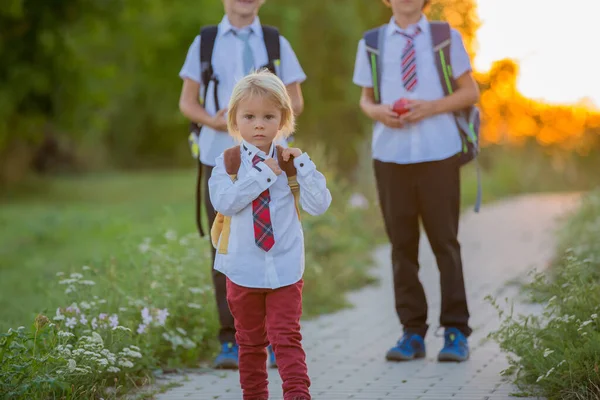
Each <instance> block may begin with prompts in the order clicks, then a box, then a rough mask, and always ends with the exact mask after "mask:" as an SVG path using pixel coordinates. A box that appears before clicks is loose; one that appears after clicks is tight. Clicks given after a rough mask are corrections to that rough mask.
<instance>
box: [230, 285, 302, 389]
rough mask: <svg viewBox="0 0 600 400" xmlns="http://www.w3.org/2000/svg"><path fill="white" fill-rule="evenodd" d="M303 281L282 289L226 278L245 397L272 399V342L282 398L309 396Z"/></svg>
mask: <svg viewBox="0 0 600 400" xmlns="http://www.w3.org/2000/svg"><path fill="white" fill-rule="evenodd" d="M303 285H304V282H303V281H302V280H300V281H299V282H297V283H295V284H293V285H290V286H285V287H282V288H279V289H254V288H246V287H243V286H239V285H236V284H235V283H233V282H231V281H230V280H229V279H227V302H228V303H229V309H230V310H231V314H232V315H233V318H234V321H235V329H236V334H235V339H236V341H237V344H238V345H239V369H240V383H241V386H242V392H243V396H244V400H266V399H268V398H269V389H268V384H269V381H268V380H267V378H268V374H267V351H266V347H267V345H268V343H270V344H271V345H272V346H273V350H274V351H275V357H276V359H277V367H278V369H279V374H280V375H281V379H282V380H283V385H282V387H283V398H284V399H285V400H296V399H301V400H304V399H306V400H310V398H311V397H310V393H309V391H308V388H309V386H310V379H309V378H308V370H307V368H306V354H305V353H304V350H303V349H302V343H301V341H302V335H301V334H300V316H301V315H302V286H303Z"/></svg>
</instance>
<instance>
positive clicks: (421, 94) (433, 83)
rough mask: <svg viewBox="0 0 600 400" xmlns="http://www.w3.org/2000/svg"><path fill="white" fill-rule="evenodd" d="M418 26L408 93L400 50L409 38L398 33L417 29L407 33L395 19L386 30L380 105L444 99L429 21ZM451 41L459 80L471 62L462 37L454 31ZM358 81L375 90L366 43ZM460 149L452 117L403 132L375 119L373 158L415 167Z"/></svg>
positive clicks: (360, 49) (362, 46)
mask: <svg viewBox="0 0 600 400" xmlns="http://www.w3.org/2000/svg"><path fill="white" fill-rule="evenodd" d="M416 25H418V26H419V27H420V28H421V33H419V34H418V35H417V36H416V37H415V39H414V45H415V51H416V63H417V79H418V83H417V87H416V89H415V90H414V91H413V92H408V91H407V90H406V89H405V88H404V85H403V83H402V72H401V71H402V67H401V60H402V52H403V49H404V47H405V46H406V42H407V40H408V39H407V38H406V37H405V36H403V35H401V34H400V33H399V32H405V33H413V32H414V30H415V26H411V27H409V28H408V29H407V31H403V30H402V29H401V28H400V27H398V25H396V22H395V21H394V18H392V19H391V21H390V22H389V24H388V26H387V30H386V36H385V39H384V40H385V44H384V49H383V55H380V61H381V65H382V77H381V102H382V104H393V103H394V102H395V101H396V100H398V99H400V98H402V97H404V98H408V99H416V100H437V99H440V98H442V97H444V91H443V89H442V85H441V83H440V80H439V77H438V73H437V69H436V66H435V58H434V54H433V46H432V44H431V30H430V28H429V23H428V21H427V19H426V18H425V16H423V17H422V18H421V20H420V21H419V22H418V23H417V24H416ZM450 38H451V44H450V63H451V65H452V74H453V75H454V77H455V78H458V77H459V76H461V75H463V74H464V73H465V72H467V71H470V70H471V62H470V60H469V56H468V54H467V52H466V50H465V47H464V45H463V41H462V38H461V36H460V34H459V33H458V32H457V31H456V30H454V29H452V30H451V36H450ZM354 83H355V84H357V85H359V86H362V87H369V88H370V87H373V79H372V75H371V65H370V63H369V60H368V58H367V52H366V49H365V41H364V39H361V40H360V42H359V44H358V52H357V54H356V65H355V69H354ZM461 146H462V143H461V139H460V134H459V132H458V128H457V127H456V123H455V120H454V118H453V116H452V115H451V114H438V115H436V116H434V117H431V118H427V119H425V120H422V121H420V122H418V123H415V124H409V125H407V126H405V127H403V128H401V129H396V128H389V127H387V126H385V125H384V124H382V123H381V122H378V121H377V122H375V126H374V128H373V141H372V146H371V147H372V154H373V158H374V159H376V160H379V161H383V162H391V163H396V164H412V163H418V162H424V161H438V160H443V159H445V158H448V157H450V156H452V155H454V154H456V153H458V152H459V151H460V150H461Z"/></svg>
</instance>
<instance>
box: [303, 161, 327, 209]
mask: <svg viewBox="0 0 600 400" xmlns="http://www.w3.org/2000/svg"><path fill="white" fill-rule="evenodd" d="M294 166H295V167H296V171H297V172H298V175H297V176H296V179H297V180H298V185H299V186H300V206H302V209H303V210H304V211H306V212H307V213H309V214H310V215H321V214H323V213H324V212H325V211H327V209H328V208H329V206H330V205H331V192H330V191H329V189H327V181H326V180H325V176H324V175H323V174H322V173H320V172H319V171H317V167H316V166H315V163H314V162H312V160H311V159H310V157H309V156H308V154H306V153H302V155H301V156H300V157H297V158H294Z"/></svg>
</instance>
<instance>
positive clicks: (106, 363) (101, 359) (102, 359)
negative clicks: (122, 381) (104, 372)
mask: <svg viewBox="0 0 600 400" xmlns="http://www.w3.org/2000/svg"><path fill="white" fill-rule="evenodd" d="M96 362H97V363H98V364H100V366H102V367H106V366H107V365H108V360H107V359H106V358H100V359H98V360H96Z"/></svg>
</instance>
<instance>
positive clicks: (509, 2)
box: [475, 0, 600, 107]
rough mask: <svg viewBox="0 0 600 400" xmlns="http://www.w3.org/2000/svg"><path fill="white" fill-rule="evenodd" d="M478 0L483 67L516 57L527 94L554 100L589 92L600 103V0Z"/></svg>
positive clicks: (573, 99)
mask: <svg viewBox="0 0 600 400" xmlns="http://www.w3.org/2000/svg"><path fill="white" fill-rule="evenodd" d="M477 2H478V13H479V17H480V19H481V22H482V26H481V28H480V29H479V33H478V38H477V39H478V43H479V49H478V52H477V57H476V59H475V68H476V69H477V70H480V71H487V70H488V69H489V68H490V65H491V64H492V62H493V61H495V60H499V59H502V58H513V59H516V60H517V61H518V62H519V64H520V78H519V82H518V86H519V89H520V91H521V92H522V93H523V94H524V95H525V96H528V97H532V98H536V99H543V100H545V101H548V102H552V103H575V102H578V101H579V100H580V99H581V98H583V97H589V98H591V99H592V101H593V102H594V103H595V104H596V106H599V107H600V51H599V50H598V32H599V31H600V0H569V1H559V0H477Z"/></svg>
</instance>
